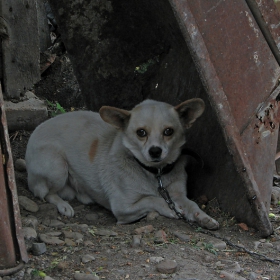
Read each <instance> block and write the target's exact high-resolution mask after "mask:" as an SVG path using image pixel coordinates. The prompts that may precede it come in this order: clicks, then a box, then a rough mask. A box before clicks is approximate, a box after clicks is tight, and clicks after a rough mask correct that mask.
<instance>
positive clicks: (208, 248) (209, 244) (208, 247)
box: [202, 242, 217, 255]
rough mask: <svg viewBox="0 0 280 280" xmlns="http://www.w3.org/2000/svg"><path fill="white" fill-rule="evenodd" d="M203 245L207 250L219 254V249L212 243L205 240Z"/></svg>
mask: <svg viewBox="0 0 280 280" xmlns="http://www.w3.org/2000/svg"><path fill="white" fill-rule="evenodd" d="M202 245H203V248H204V250H207V251H208V252H210V253H212V254H214V255H217V251H216V249H215V248H214V246H213V244H212V243H205V242H203V243H202Z"/></svg>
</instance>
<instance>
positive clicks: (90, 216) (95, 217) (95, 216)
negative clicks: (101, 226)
mask: <svg viewBox="0 0 280 280" xmlns="http://www.w3.org/2000/svg"><path fill="white" fill-rule="evenodd" d="M85 218H86V220H88V221H97V220H98V219H99V216H98V214H96V213H90V214H86V216H85Z"/></svg>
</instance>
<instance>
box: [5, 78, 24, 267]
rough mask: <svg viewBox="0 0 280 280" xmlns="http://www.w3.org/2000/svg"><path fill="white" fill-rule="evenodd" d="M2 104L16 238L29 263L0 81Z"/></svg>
mask: <svg viewBox="0 0 280 280" xmlns="http://www.w3.org/2000/svg"><path fill="white" fill-rule="evenodd" d="M0 106H1V110H2V123H3V128H4V135H5V142H6V144H7V145H6V147H7V152H8V159H7V165H6V168H7V169H6V172H7V175H8V187H9V189H10V191H11V193H12V199H13V201H12V203H13V216H14V222H15V231H16V239H17V243H18V246H19V251H20V257H21V260H22V261H23V262H25V263H27V262H28V255H27V251H26V247H25V242H24V236H23V232H22V224H21V216H20V209H19V203H18V195H17V188H16V182H15V174H14V164H13V158H12V151H11V146H10V139H9V133H8V127H7V118H6V113H5V107H4V99H3V95H2V90H1V83H0Z"/></svg>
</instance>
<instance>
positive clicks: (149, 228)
mask: <svg viewBox="0 0 280 280" xmlns="http://www.w3.org/2000/svg"><path fill="white" fill-rule="evenodd" d="M154 230H155V229H154V227H153V226H152V225H147V226H144V227H140V228H137V229H135V230H134V232H135V233H136V234H142V233H151V232H153V231H154Z"/></svg>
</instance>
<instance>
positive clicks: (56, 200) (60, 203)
mask: <svg viewBox="0 0 280 280" xmlns="http://www.w3.org/2000/svg"><path fill="white" fill-rule="evenodd" d="M45 199H46V201H48V202H49V203H52V204H54V205H56V207H57V209H58V211H59V212H60V213H61V214H62V215H65V216H67V217H73V216H74V210H73V208H72V207H71V206H70V204H69V203H68V202H66V201H64V200H63V199H62V198H60V197H59V196H58V194H56V193H53V194H48V195H47V196H46V197H45Z"/></svg>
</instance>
